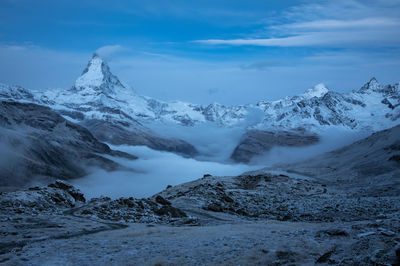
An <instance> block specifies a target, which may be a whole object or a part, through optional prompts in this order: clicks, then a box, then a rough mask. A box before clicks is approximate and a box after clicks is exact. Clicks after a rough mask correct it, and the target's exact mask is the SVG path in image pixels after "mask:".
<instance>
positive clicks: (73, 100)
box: [37, 54, 400, 131]
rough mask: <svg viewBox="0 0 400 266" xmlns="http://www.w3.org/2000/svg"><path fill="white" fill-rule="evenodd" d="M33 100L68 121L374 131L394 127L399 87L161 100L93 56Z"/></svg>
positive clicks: (369, 86) (369, 85) (398, 112)
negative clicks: (66, 81) (72, 77)
mask: <svg viewBox="0 0 400 266" xmlns="http://www.w3.org/2000/svg"><path fill="white" fill-rule="evenodd" d="M37 98H38V99H39V101H40V102H41V103H42V104H46V105H50V106H52V107H53V108H55V109H57V110H62V111H63V112H64V114H65V115H68V114H72V115H71V117H72V118H76V115H74V112H76V111H78V112H81V113H82V114H83V116H84V117H85V118H86V119H100V120H110V119H117V120H120V121H125V122H128V123H137V122H141V123H151V122H153V121H161V122H169V123H170V122H172V123H178V124H181V125H185V126H193V125H195V124H199V123H204V122H212V123H216V124H218V125H220V126H225V127H226V126H235V125H237V124H239V123H240V124H242V125H243V124H244V125H246V123H243V122H246V120H247V119H249V117H251V114H252V112H253V111H254V109H256V110H257V109H258V110H259V111H261V112H263V113H264V118H263V119H261V120H262V121H258V122H259V123H258V124H257V125H255V126H253V127H254V128H255V129H268V130H273V129H279V130H282V129H285V130H291V129H296V128H303V129H306V130H309V131H319V130H321V129H323V128H326V127H328V126H332V125H334V126H340V127H344V128H348V129H355V130H379V129H383V128H388V127H391V126H393V125H395V124H396V123H398V121H399V120H398V119H399V116H400V108H399V105H400V92H399V85H398V84H395V85H394V86H391V85H387V86H381V85H380V84H379V83H378V82H377V80H376V79H374V78H373V79H371V80H370V81H369V82H368V83H367V84H365V85H364V86H363V87H362V88H361V89H360V90H358V91H353V92H351V93H348V94H340V93H335V92H332V91H329V90H328V89H327V88H326V87H325V86H324V85H323V84H318V85H317V86H315V87H314V88H311V89H308V90H307V91H306V92H305V93H303V94H300V95H298V96H292V97H289V96H288V97H285V98H283V99H280V100H277V101H260V102H258V103H257V104H249V105H241V106H224V105H221V104H218V103H212V104H210V105H208V106H202V105H197V104H190V103H185V102H180V101H175V102H163V101H159V100H156V99H152V98H148V97H144V96H141V95H138V94H137V93H135V92H134V91H133V90H132V89H131V88H129V87H128V86H126V85H123V84H122V83H121V82H120V81H119V79H118V78H117V77H116V76H114V75H113V74H112V73H111V72H110V69H109V67H108V66H107V64H106V63H105V62H104V61H103V60H102V59H101V58H100V57H99V56H98V55H97V54H94V56H93V58H92V59H91V60H90V62H89V64H88V66H87V67H86V69H85V71H84V72H83V74H82V76H80V77H79V78H78V79H77V81H76V83H75V85H74V86H73V87H72V88H71V89H68V90H48V91H46V92H44V93H41V94H39V95H37ZM81 118H82V116H81Z"/></svg>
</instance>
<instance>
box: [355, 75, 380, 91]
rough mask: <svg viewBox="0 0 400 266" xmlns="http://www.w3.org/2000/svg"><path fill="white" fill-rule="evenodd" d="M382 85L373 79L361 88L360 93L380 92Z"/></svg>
mask: <svg viewBox="0 0 400 266" xmlns="http://www.w3.org/2000/svg"><path fill="white" fill-rule="evenodd" d="M381 87H382V86H381V84H379V82H378V81H377V80H376V78H374V77H373V78H371V79H370V80H369V81H368V82H367V83H365V84H364V86H362V87H361V89H360V90H359V92H367V91H379V90H380V89H382V88H381Z"/></svg>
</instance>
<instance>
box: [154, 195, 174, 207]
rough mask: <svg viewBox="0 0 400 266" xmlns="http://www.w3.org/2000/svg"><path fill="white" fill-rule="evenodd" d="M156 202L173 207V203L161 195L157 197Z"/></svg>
mask: <svg viewBox="0 0 400 266" xmlns="http://www.w3.org/2000/svg"><path fill="white" fill-rule="evenodd" d="M156 202H157V203H160V204H161V205H171V202H169V201H168V200H166V199H164V198H163V197H161V196H160V195H157V196H156Z"/></svg>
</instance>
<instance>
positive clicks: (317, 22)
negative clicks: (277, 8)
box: [194, 0, 400, 48]
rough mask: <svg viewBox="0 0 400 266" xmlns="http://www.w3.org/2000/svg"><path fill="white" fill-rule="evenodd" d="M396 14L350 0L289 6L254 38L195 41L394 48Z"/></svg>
mask: <svg viewBox="0 0 400 266" xmlns="http://www.w3.org/2000/svg"><path fill="white" fill-rule="evenodd" d="M371 5H372V4H371ZM375 5H377V3H375ZM396 11H397V12H396ZM398 12H400V8H398V7H397V6H388V5H384V4H381V5H378V6H373V5H372V6H371V7H370V6H368V5H366V4H364V3H361V2H359V1H351V0H349V1H340V0H339V1H335V3H334V4H332V3H324V4H315V3H313V4H305V5H299V6H295V7H292V8H290V9H289V10H288V11H286V12H283V13H282V14H280V16H279V17H277V18H275V19H270V20H266V21H265V26H264V28H263V30H262V31H261V33H260V32H258V33H257V37H254V33H250V34H249V35H247V38H235V39H204V40H196V41H194V42H195V43H201V44H207V45H225V46H264V47H324V48H348V47H359V46H362V47H368V48H374V47H377V48H379V47H397V46H399V45H400V19H399V18H398V15H397V14H398ZM271 21H272V22H271ZM271 23H273V24H271Z"/></svg>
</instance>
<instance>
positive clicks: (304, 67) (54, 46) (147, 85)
mask: <svg viewBox="0 0 400 266" xmlns="http://www.w3.org/2000/svg"><path fill="white" fill-rule="evenodd" d="M399 14H400V1H398V0H375V1H369V0H364V1H356V0H335V1H333V0H332V1H322V0H320V1H299V0H297V1H291V0H289V1H273V0H270V1H266V0H264V1H248V0H247V1H234V0H230V1H226V0H222V1H218V0H214V1H200V0H198V1H172V0H170V1H167V0H164V1H161V0H155V1H134V0H133V1H120V0H113V1H108V0H98V1H88V0H81V1H73V0H69V1H65V0H58V1H48V0H43V1H41V0H37V1H33V0H2V1H1V2H0V82H2V83H7V84H19V85H22V86H24V87H27V88H29V89H45V88H68V87H70V86H72V85H73V83H74V80H75V79H76V78H77V76H79V74H80V73H81V71H82V70H83V69H84V67H85V65H86V63H87V61H88V60H89V59H90V57H91V54H92V53H93V52H94V51H98V52H99V53H100V54H101V55H102V56H103V57H104V58H105V59H106V60H107V61H108V62H109V64H110V67H111V69H112V71H113V72H114V73H115V74H116V75H117V76H119V77H120V79H121V80H122V81H123V82H125V83H126V84H128V85H130V86H131V87H133V88H134V89H135V90H136V91H137V92H138V93H140V94H143V95H148V96H152V97H156V98H159V99H162V100H175V99H179V100H185V101H190V102H195V103H203V104H206V103H209V102H220V103H223V104H244V103H254V102H257V101H259V100H274V99H277V98H281V97H284V96H286V95H294V94H298V93H301V92H303V91H304V90H306V89H307V88H310V87H312V86H314V85H316V84H318V83H321V82H322V83H325V84H326V86H328V88H330V89H332V90H335V91H342V92H346V91H350V90H352V89H358V88H359V87H361V85H362V84H363V83H365V82H366V81H368V80H369V79H370V78H371V77H373V76H375V77H377V78H378V80H380V81H381V82H382V83H384V84H386V83H395V82H398V81H400V15H399Z"/></svg>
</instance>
